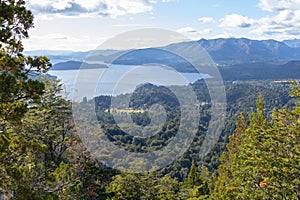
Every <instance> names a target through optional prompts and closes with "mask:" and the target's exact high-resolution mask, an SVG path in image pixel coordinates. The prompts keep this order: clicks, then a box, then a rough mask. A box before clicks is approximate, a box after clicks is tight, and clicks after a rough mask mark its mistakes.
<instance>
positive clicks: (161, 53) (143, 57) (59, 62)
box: [25, 38, 300, 80]
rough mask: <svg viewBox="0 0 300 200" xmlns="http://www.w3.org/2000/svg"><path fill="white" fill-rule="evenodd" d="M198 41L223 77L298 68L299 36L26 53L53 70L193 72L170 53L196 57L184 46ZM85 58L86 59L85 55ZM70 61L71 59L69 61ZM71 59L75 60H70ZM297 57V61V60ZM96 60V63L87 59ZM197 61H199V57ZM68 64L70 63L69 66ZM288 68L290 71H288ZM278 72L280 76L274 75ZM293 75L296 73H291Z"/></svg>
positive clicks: (269, 75) (269, 74)
mask: <svg viewBox="0 0 300 200" xmlns="http://www.w3.org/2000/svg"><path fill="white" fill-rule="evenodd" d="M195 42H196V43H197V44H199V45H200V46H201V47H202V48H203V49H205V50H206V51H207V52H208V54H209V55H210V57H211V59H212V60H213V61H214V62H215V63H216V64H217V66H218V67H219V69H220V71H221V74H222V75H224V76H225V77H227V78H226V79H230V80H233V79H235V80H237V79H240V78H242V77H243V78H244V79H252V78H254V79H255V78H257V77H261V76H265V77H262V78H265V79H269V78H270V79H272V78H298V79H300V74H299V76H298V73H297V72H298V71H299V72H300V64H299V63H300V40H297V39H295V40H285V41H276V40H251V39H247V38H226V39H225V38H218V39H210V40H206V39H201V40H199V41H192V42H183V43H176V44H170V45H168V46H166V47H161V48H146V49H135V50H128V51H117V50H95V51H87V52H72V51H49V50H39V51H29V52H25V53H26V54H27V55H46V56H48V57H49V58H50V59H51V61H52V62H53V63H54V68H53V69H56V70H65V69H77V68H78V66H79V65H80V63H81V64H82V63H85V64H86V65H85V66H86V68H95V67H96V68H97V67H100V68H102V67H105V66H104V65H103V63H112V64H122V65H143V64H153V63H155V64H161V65H168V66H171V67H173V68H174V69H176V70H177V71H180V72H194V71H195V69H194V67H193V66H192V65H191V64H190V63H189V62H187V61H186V60H185V59H184V58H182V57H180V56H178V55H175V54H173V53H171V52H172V51H173V50H177V51H178V50H181V51H186V52H185V54H186V55H189V56H190V57H193V58H197V57H199V55H198V54H197V53H199V52H198V51H193V50H192V49H191V48H188V47H189V45H193V44H195ZM86 58H87V59H86ZM70 61H72V62H73V63H72V62H70ZM74 61H75V62H74ZM298 61H299V62H298ZM97 62H98V63H99V64H100V65H99V66H95V65H89V64H87V63H93V64H95V63H97ZM199 62H201V61H199ZM72 65H74V66H73V67H72ZM291 70H292V71H291ZM276 73H281V76H278V75H277V76H275V74H276ZM295 76H296V77H295Z"/></svg>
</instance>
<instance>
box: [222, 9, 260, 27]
mask: <svg viewBox="0 0 300 200" xmlns="http://www.w3.org/2000/svg"><path fill="white" fill-rule="evenodd" d="M254 23H255V20H254V19H250V18H249V17H246V16H242V15H238V14H235V13H234V14H230V15H226V16H225V17H224V18H222V19H221V23H220V27H224V28H237V27H239V28H248V27H250V26H252V25H253V24H254Z"/></svg>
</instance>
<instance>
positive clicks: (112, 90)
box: [49, 65, 211, 100]
mask: <svg viewBox="0 0 300 200" xmlns="http://www.w3.org/2000/svg"><path fill="white" fill-rule="evenodd" d="M49 74H51V75H54V76H57V77H58V78H59V79H61V81H62V83H63V85H64V89H65V90H66V92H67V94H68V95H67V96H68V98H69V99H72V98H73V99H75V100H82V98H83V97H87V98H92V97H94V96H99V95H112V96H115V95H119V94H125V93H130V92H133V91H134V90H135V88H136V87H137V86H139V85H141V84H144V83H152V84H155V85H163V86H171V85H188V84H189V83H193V82H195V81H197V80H199V79H203V78H204V79H206V78H210V77H211V76H210V75H208V74H200V73H179V72H177V71H175V70H173V69H171V68H168V67H165V66H164V67H162V66H143V65H142V66H140V65H110V66H109V67H108V68H105V69H84V70H50V71H49Z"/></svg>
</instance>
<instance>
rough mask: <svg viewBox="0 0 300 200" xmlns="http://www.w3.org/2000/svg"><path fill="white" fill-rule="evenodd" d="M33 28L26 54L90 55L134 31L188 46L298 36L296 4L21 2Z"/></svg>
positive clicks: (233, 0)
mask: <svg viewBox="0 0 300 200" xmlns="http://www.w3.org/2000/svg"><path fill="white" fill-rule="evenodd" d="M26 2H27V6H28V7H29V8H30V9H31V10H32V11H33V13H34V15H35V27H34V28H33V29H32V30H31V31H30V39H27V40H26V41H24V44H25V50H33V49H55V50H76V51H80V50H81V51H85V50H92V49H95V48H96V47H97V46H98V45H100V44H101V43H102V42H103V41H105V40H107V39H108V38H110V37H112V36H114V35H117V34H120V33H123V32H126V31H130V30H135V29H142V28H149V27H154V28H163V29H169V30H173V31H177V32H179V33H181V34H183V35H185V36H187V37H189V38H191V39H193V40H198V39H200V38H207V39H211V38H220V37H222V38H227V37H247V38H250V39H276V40H284V39H293V38H299V35H300V0H244V1H237V0H226V1H224V0H210V1H207V0H206V1H204V0H26Z"/></svg>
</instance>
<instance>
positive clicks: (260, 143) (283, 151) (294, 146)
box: [212, 87, 300, 199]
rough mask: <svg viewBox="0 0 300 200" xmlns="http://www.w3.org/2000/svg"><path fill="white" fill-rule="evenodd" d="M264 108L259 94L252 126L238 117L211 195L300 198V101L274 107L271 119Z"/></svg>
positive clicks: (296, 92)
mask: <svg viewBox="0 0 300 200" xmlns="http://www.w3.org/2000/svg"><path fill="white" fill-rule="evenodd" d="M294 89H297V90H296V91H295V90H294V91H293V93H294V94H299V93H298V92H299V89H298V88H297V87H295V88H294ZM263 110H264V103H263V100H262V97H261V96H259V98H258V100H257V110H256V112H255V113H252V114H251V116H250V124H249V126H247V125H246V122H245V120H244V118H243V116H242V115H241V116H240V117H239V120H238V122H237V129H236V134H235V135H233V136H232V137H231V138H230V143H229V144H228V152H226V153H223V155H222V157H221V161H222V165H221V166H220V167H219V177H218V180H217V182H216V184H215V189H214V192H213V195H212V199H298V198H299V195H300V194H299V176H300V169H299V156H300V151H299V147H300V146H299V144H300V141H299V128H300V124H299V116H300V112H299V105H298V106H297V107H296V108H294V109H293V110H291V111H288V110H286V109H284V108H283V109H280V110H278V109H275V110H274V112H273V114H272V120H271V121H267V119H266V117H265V116H264V114H263Z"/></svg>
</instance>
